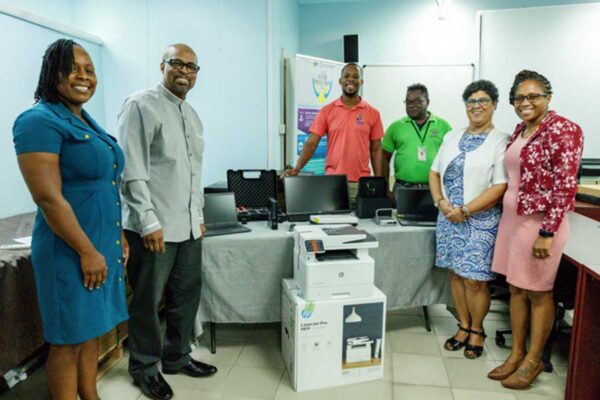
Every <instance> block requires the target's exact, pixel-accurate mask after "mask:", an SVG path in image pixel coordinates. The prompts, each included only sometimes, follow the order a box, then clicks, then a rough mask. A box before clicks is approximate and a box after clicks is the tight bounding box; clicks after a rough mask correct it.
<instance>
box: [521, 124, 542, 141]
mask: <svg viewBox="0 0 600 400" xmlns="http://www.w3.org/2000/svg"><path fill="white" fill-rule="evenodd" d="M537 128H538V127H537V126H536V127H534V128H533V129H531V128H527V127H526V128H525V129H523V132H521V137H522V138H523V139H527V138H528V137H529V136H531V135H533V134H534V133H535V131H537Z"/></svg>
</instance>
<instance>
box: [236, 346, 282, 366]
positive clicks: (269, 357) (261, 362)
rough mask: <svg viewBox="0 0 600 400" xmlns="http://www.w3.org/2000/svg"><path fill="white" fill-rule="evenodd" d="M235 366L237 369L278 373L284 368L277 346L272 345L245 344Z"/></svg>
mask: <svg viewBox="0 0 600 400" xmlns="http://www.w3.org/2000/svg"><path fill="white" fill-rule="evenodd" d="M235 365H236V366H239V367H250V368H268V369H276V370H279V371H283V369H284V368H285V366H284V364H283V359H282V358H281V350H280V348H279V344H274V343H256V344H247V345H246V346H245V347H244V349H243V350H242V353H241V354H240V356H239V357H238V359H237V362H236V363H235Z"/></svg>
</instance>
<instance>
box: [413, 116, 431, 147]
mask: <svg viewBox="0 0 600 400" xmlns="http://www.w3.org/2000/svg"><path fill="white" fill-rule="evenodd" d="M430 122H431V117H429V119H427V124H426V125H425V134H424V135H423V137H421V133H420V132H419V128H418V127H417V123H416V122H415V120H411V121H410V123H411V125H412V127H413V129H414V130H415V133H416V134H417V136H418V137H419V140H420V141H421V144H422V145H423V146H425V139H427V132H429V123H430Z"/></svg>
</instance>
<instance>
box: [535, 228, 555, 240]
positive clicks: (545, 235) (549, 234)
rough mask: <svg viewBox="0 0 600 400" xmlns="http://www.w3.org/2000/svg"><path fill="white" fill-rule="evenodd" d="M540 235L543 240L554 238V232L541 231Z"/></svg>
mask: <svg viewBox="0 0 600 400" xmlns="http://www.w3.org/2000/svg"><path fill="white" fill-rule="evenodd" d="M538 234H539V235H540V236H541V237H543V238H552V237H554V232H548V231H545V230H543V229H540V231H539V232H538Z"/></svg>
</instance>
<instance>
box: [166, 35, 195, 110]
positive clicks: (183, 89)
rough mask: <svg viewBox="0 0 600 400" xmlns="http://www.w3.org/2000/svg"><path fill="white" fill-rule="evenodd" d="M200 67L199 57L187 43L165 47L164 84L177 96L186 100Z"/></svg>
mask: <svg viewBox="0 0 600 400" xmlns="http://www.w3.org/2000/svg"><path fill="white" fill-rule="evenodd" d="M198 69H199V67H198V57H196V53H195V52H194V50H192V48H191V47H190V46H188V45H187V44H183V43H176V44H172V45H169V46H167V47H166V48H165V51H164V53H163V58H162V62H161V63H160V71H161V72H162V75H163V85H165V87H166V88H167V89H169V90H170V91H171V92H172V93H173V94H174V95H175V96H177V97H179V98H180V99H182V100H185V96H186V95H187V92H189V91H190V90H191V89H192V88H193V87H194V84H195V83H196V76H197V74H198Z"/></svg>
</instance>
